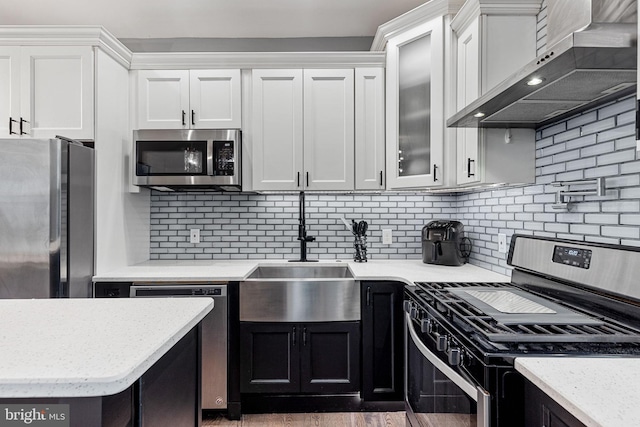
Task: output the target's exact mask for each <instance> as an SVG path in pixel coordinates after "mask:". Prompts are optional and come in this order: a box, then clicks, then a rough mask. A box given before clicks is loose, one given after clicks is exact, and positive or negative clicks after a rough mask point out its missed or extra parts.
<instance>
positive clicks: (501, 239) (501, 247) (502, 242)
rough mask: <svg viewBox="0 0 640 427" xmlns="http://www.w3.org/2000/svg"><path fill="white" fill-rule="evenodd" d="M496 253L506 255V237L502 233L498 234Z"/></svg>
mask: <svg viewBox="0 0 640 427" xmlns="http://www.w3.org/2000/svg"><path fill="white" fill-rule="evenodd" d="M498 252H500V253H501V254H506V253H507V235H506V234H504V233H499V234H498Z"/></svg>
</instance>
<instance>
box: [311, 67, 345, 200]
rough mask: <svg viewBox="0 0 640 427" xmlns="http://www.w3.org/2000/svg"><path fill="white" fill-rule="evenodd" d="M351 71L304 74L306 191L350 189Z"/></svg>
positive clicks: (318, 71)
mask: <svg viewBox="0 0 640 427" xmlns="http://www.w3.org/2000/svg"><path fill="white" fill-rule="evenodd" d="M353 96H354V92H353V70H304V179H305V187H306V188H307V189H308V190H353V189H354V111H353V105H354V99H353Z"/></svg>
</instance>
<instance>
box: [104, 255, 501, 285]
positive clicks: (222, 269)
mask: <svg viewBox="0 0 640 427" xmlns="http://www.w3.org/2000/svg"><path fill="white" fill-rule="evenodd" d="M262 265H288V266H293V265H309V266H317V265H348V266H349V269H350V270H351V273H352V274H353V276H354V278H355V279H356V280H397V281H401V282H404V283H407V284H410V285H411V284H413V283H414V282H420V281H423V282H508V281H509V280H510V278H509V276H505V275H502V274H498V273H496V272H493V271H491V270H487V269H485V268H481V267H478V266H475V265H471V264H465V265H463V266H459V267H449V266H442V265H433V264H424V263H423V262H422V260H419V259H402V260H386V259H385V260H370V261H368V262H354V261H343V260H337V261H336V260H320V261H319V262H314V263H290V262H286V260H281V259H280V260H265V259H248V260H206V261H205V260H196V261H193V260H176V261H168V260H152V261H145V262H143V263H140V264H136V265H132V266H129V267H123V268H119V269H116V270H113V271H108V272H106V273H101V274H97V275H96V276H94V278H93V280H94V282H99V281H105V282H108V281H133V282H135V281H139V282H150V281H163V282H166V281H181V282H184V281H194V282H201V281H243V280H245V279H246V278H247V276H249V275H250V274H251V273H252V272H253V271H254V270H255V269H256V268H257V267H258V266H262Z"/></svg>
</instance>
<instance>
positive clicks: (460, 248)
mask: <svg viewBox="0 0 640 427" xmlns="http://www.w3.org/2000/svg"><path fill="white" fill-rule="evenodd" d="M470 251H471V246H470V242H469V239H468V238H465V237H464V226H463V225H462V223H460V222H459V221H449V220H437V221H431V222H429V223H428V224H427V225H425V226H424V227H423V228H422V262H424V263H425V264H438V265H452V266H460V265H464V264H466V262H467V259H468V258H469V253H470Z"/></svg>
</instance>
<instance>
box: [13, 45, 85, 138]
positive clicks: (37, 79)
mask: <svg viewBox="0 0 640 427" xmlns="http://www.w3.org/2000/svg"><path fill="white" fill-rule="evenodd" d="M20 58H21V59H20V61H21V79H20V87H21V90H20V93H21V96H20V115H21V117H22V119H24V120H26V121H27V123H26V124H25V125H24V128H25V132H27V134H28V135H29V137H32V138H52V137H54V136H56V135H62V136H66V137H69V138H77V139H94V132H93V121H94V120H93V111H94V101H93V99H94V98H93V81H94V79H93V75H94V72H93V49H92V48H91V47H90V46H81V47H74V46H71V47H57V46H55V47H23V48H21V51H20Z"/></svg>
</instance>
